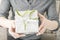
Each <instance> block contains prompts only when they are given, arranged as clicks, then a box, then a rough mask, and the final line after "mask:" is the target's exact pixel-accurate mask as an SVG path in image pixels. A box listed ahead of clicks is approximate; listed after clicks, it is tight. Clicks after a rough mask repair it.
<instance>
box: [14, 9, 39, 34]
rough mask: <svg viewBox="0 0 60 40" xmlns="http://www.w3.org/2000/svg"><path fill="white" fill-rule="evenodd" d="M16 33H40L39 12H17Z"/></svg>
mask: <svg viewBox="0 0 60 40" xmlns="http://www.w3.org/2000/svg"><path fill="white" fill-rule="evenodd" d="M15 26H16V30H15V31H16V33H24V34H31V33H37V32H38V11H37V10H26V11H18V10H16V11H15Z"/></svg>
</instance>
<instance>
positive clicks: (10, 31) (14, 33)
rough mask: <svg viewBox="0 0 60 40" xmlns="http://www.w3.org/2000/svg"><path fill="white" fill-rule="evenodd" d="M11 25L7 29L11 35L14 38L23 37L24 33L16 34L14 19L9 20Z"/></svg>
mask: <svg viewBox="0 0 60 40" xmlns="http://www.w3.org/2000/svg"><path fill="white" fill-rule="evenodd" d="M11 22H12V23H11V25H12V27H10V28H9V29H8V30H9V33H10V34H11V36H12V37H14V38H15V39H16V38H20V37H24V36H25V34H18V33H16V32H15V21H11Z"/></svg>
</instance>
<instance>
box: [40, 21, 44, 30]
mask: <svg viewBox="0 0 60 40" xmlns="http://www.w3.org/2000/svg"><path fill="white" fill-rule="evenodd" d="M43 27H44V22H42V23H41V25H40V26H39V30H41V29H42V28H43Z"/></svg>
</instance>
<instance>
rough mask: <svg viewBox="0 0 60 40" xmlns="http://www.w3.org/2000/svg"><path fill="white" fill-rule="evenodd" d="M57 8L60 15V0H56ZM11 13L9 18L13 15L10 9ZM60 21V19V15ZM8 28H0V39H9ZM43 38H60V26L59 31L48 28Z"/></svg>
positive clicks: (55, 39)
mask: <svg viewBox="0 0 60 40" xmlns="http://www.w3.org/2000/svg"><path fill="white" fill-rule="evenodd" d="M56 9H57V13H58V14H59V15H60V0H56ZM9 13H10V15H9V19H10V18H11V16H12V12H11V10H10V12H9ZM59 21H60V16H59ZM7 38H8V37H7V29H5V28H0V40H8V39H7ZM41 39H42V40H60V28H59V29H58V30H57V31H54V32H53V31H50V30H46V32H45V33H44V34H43V35H42V38H41Z"/></svg>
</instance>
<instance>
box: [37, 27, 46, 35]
mask: <svg viewBox="0 0 60 40" xmlns="http://www.w3.org/2000/svg"><path fill="white" fill-rule="evenodd" d="M45 30H46V28H45V27H43V28H42V30H40V32H38V33H37V36H38V35H41V34H43V33H44V32H45Z"/></svg>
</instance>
